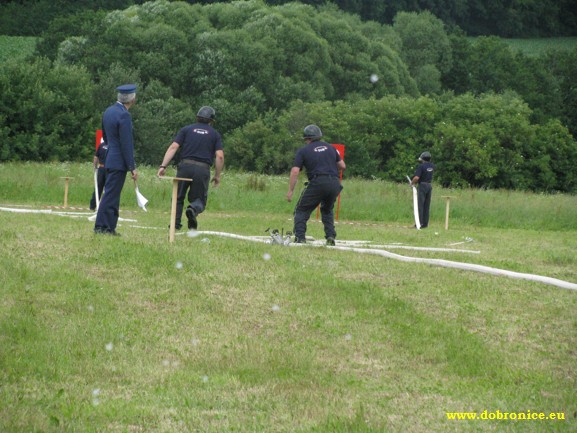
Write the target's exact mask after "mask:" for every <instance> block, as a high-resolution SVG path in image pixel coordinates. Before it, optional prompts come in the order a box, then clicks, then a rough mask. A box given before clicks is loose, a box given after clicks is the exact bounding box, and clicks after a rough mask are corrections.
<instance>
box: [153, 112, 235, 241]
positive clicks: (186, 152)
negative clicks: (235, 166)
mask: <svg viewBox="0 0 577 433" xmlns="http://www.w3.org/2000/svg"><path fill="white" fill-rule="evenodd" d="M215 119H216V113H215V111H214V108H212V107H208V106H205V107H201V108H200V109H199V110H198V113H197V114H196V123H193V124H192V125H188V126H185V127H184V128H182V129H181V130H180V131H178V134H176V137H175V139H174V141H173V142H172V144H171V145H170V146H169V147H168V149H167V150H166V153H165V154H164V158H163V160H162V164H160V168H159V169H158V176H164V173H165V172H166V167H167V166H168V164H169V163H170V161H172V158H173V157H174V155H175V154H176V152H177V151H178V150H179V149H180V148H181V147H182V149H181V150H180V163H179V164H178V169H177V171H176V177H181V178H184V179H192V182H190V181H179V182H178V195H177V199H176V219H175V227H176V229H180V228H181V227H182V223H181V219H182V209H183V208H184V200H185V199H186V198H188V203H189V204H188V207H187V208H186V218H187V219H188V228H189V230H190V229H193V230H196V229H197V227H198V221H197V219H196V217H197V216H198V215H199V214H200V213H202V212H203V211H204V209H205V208H206V202H207V200H208V186H209V183H210V182H211V179H210V167H211V166H212V164H213V162H214V167H215V168H214V177H213V178H212V183H213V185H214V186H215V187H217V186H218V185H219V184H220V174H221V172H222V168H223V167H224V150H223V145H222V138H221V136H220V133H219V132H218V131H217V130H215V129H214V128H213V127H212V125H213V123H214V121H215Z"/></svg>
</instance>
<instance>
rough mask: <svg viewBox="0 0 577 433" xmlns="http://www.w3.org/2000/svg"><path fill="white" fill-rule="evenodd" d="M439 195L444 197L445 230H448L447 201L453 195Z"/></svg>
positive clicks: (448, 201)
mask: <svg viewBox="0 0 577 433" xmlns="http://www.w3.org/2000/svg"><path fill="white" fill-rule="evenodd" d="M441 197H442V198H444V199H445V230H449V206H450V204H449V203H450V201H451V199H452V198H454V197H452V196H450V195H442V196H441Z"/></svg>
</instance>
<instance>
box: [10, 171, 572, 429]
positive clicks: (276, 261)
mask: <svg viewBox="0 0 577 433" xmlns="http://www.w3.org/2000/svg"><path fill="white" fill-rule="evenodd" d="M154 173H155V170H154V169H152V168H147V167H143V168H141V179H140V181H139V187H140V190H141V192H142V193H143V194H144V195H145V196H146V197H147V198H148V199H149V200H150V203H149V205H148V206H147V209H148V212H144V211H142V210H141V209H139V208H138V207H137V206H136V199H135V195H134V190H133V188H131V187H132V185H131V184H130V183H128V182H127V185H126V186H125V190H124V192H123V198H122V203H121V217H122V218H124V219H125V221H121V223H120V226H119V229H118V231H119V232H120V233H121V234H122V236H121V237H109V236H97V235H94V234H93V233H92V227H93V223H91V222H90V221H88V216H90V215H91V214H90V213H89V212H88V211H87V210H84V209H86V208H87V207H88V206H87V205H88V201H89V199H90V194H91V192H92V186H91V179H92V178H91V174H92V172H91V167H90V164H43V165H42V164H2V165H0V208H4V209H6V208H11V209H20V210H28V211H32V210H41V211H44V212H46V213H32V212H29V213H17V212H9V211H6V210H3V211H0V239H1V241H0V253H1V256H2V261H1V262H0V278H1V280H2V281H3V283H2V285H1V289H0V293H1V297H0V431H2V432H7V433H12V432H14V433H16V432H18V433H21V432H87V433H91V432H119V433H120V432H154V433H156V432H158V433H160V432H166V433H168V432H171V433H172V432H210V433H212V432H215V433H216V432H233V431H234V432H242V433H244V432H247V433H248V432H287V433H288V432H291V433H292V432H319V433H321V432H322V433H329V432H331V433H339V432H363V433H373V432H374V433H376V432H486V431H499V432H529V431H530V432H569V431H576V427H577V418H576V412H577V403H576V402H577V391H576V390H577V379H576V376H575V365H576V362H577V352H576V350H575V347H577V318H576V316H575V311H577V292H576V291H572V290H567V289H560V288H558V287H555V286H551V285H547V284H542V283H537V282H531V281H526V280H519V279H511V278H506V277H500V276H493V275H488V274H483V273H477V272H470V271H459V270H456V269H448V268H444V267H440V266H431V265H426V264H420V263H406V262H402V261H397V260H394V259H388V258H384V257H379V256H374V255H367V254H358V253H354V252H351V251H341V250H338V249H334V248H326V247H315V246H312V245H309V246H302V247H301V246H294V247H286V246H278V245H269V244H265V243H259V242H250V241H245V240H239V239H231V238H226V237H220V236H215V235H210V234H207V233H203V232H202V231H220V232H228V233H234V234H238V235H245V236H257V235H266V233H265V229H266V228H268V227H271V228H278V229H281V228H284V229H285V230H289V229H291V228H292V221H291V212H292V207H293V204H290V203H287V202H286V200H284V196H285V194H286V189H287V182H288V176H286V177H271V176H256V175H254V174H246V173H231V172H225V174H224V176H223V180H222V185H221V187H220V188H218V189H213V190H211V192H210V195H209V203H208V208H207V211H206V212H205V213H204V214H202V215H201V216H200V217H199V229H200V230H201V232H198V233H195V236H189V235H187V233H180V234H178V235H177V237H176V239H175V242H173V243H169V242H168V238H167V235H168V230H167V228H166V227H167V225H168V222H169V213H168V212H169V209H170V183H169V182H167V181H165V180H160V179H157V178H156V177H155V175H154ZM64 176H69V177H70V178H71V179H70V189H69V196H68V204H69V206H70V207H71V208H74V209H67V210H66V211H68V212H70V213H72V215H68V214H65V212H63V210H62V209H59V208H58V206H61V205H62V203H63V193H64V179H62V177H64ZM255 184H261V185H263V189H262V190H255V189H253V188H252V187H251V185H255ZM300 185H301V186H302V181H301V183H300ZM344 186H345V189H344V190H343V194H342V201H341V207H340V210H339V222H338V224H337V231H338V241H340V242H344V241H352V240H365V241H371V242H372V243H373V244H381V245H383V244H385V245H388V246H389V247H390V248H389V250H390V251H391V252H395V253H397V254H402V255H403V256H406V257H423V258H435V259H444V260H450V261H459V262H466V263H476V264H482V265H486V266H492V267H496V268H499V269H506V270H511V271H516V272H524V273H532V274H539V275H544V276H548V277H553V278H558V279H562V280H565V281H569V282H573V283H577V259H576V255H575V250H576V249H577V222H576V219H575V211H576V209H577V198H576V197H575V196H568V195H536V194H529V193H521V192H506V191H480V190H442V189H441V188H438V187H437V188H435V190H434V197H433V202H434V203H433V209H432V221H431V224H430V228H429V229H427V230H421V231H417V230H414V229H410V228H409V226H410V225H411V224H412V221H411V193H410V190H409V188H408V186H406V185H400V184H399V185H396V184H390V183H384V182H369V181H363V180H358V179H345V180H344ZM297 188H298V187H297ZM441 196H452V197H453V198H452V199H451V220H450V227H449V230H445V229H444V209H445V204H444V200H443V199H442V198H441ZM48 212H49V213H48ZM307 234H308V235H310V236H312V237H314V238H316V239H322V225H321V224H320V223H318V222H316V221H315V218H314V215H313V218H312V221H311V222H310V223H309V232H308V233H307ZM395 246H397V247H398V246H405V247H409V246H414V247H427V248H453V249H460V250H468V251H469V252H464V251H460V252H459V251H451V252H444V251H422V250H415V249H402V250H398V249H393V248H394V247H395ZM484 411H487V412H484ZM529 411H530V412H529ZM448 412H449V413H452V412H470V413H472V414H475V415H476V414H478V415H480V416H483V414H485V415H486V416H487V417H493V418H495V419H492V420H483V419H477V420H449V419H448V415H447V413H448ZM504 412H508V413H514V414H515V416H519V415H518V414H519V413H520V414H522V415H523V416H526V415H527V414H528V413H529V414H532V413H541V412H543V413H544V414H546V416H549V414H550V413H559V414H560V415H561V414H562V416H563V417H564V418H565V419H563V420H552V419H546V420H510V419H508V420H504V419H498V417H499V416H501V418H503V415H502V414H503V413H504ZM499 413H500V414H501V415H499ZM508 416H509V415H508Z"/></svg>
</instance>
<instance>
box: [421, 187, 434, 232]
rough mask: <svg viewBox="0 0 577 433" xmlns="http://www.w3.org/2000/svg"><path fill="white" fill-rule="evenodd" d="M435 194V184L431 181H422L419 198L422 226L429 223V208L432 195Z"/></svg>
mask: <svg viewBox="0 0 577 433" xmlns="http://www.w3.org/2000/svg"><path fill="white" fill-rule="evenodd" d="M432 196H433V186H432V185H431V184H430V183H420V184H419V192H418V194H417V199H418V202H419V221H420V223H421V227H427V226H428V225H429V209H430V208H431V197H432Z"/></svg>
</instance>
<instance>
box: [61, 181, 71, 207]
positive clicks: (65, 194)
mask: <svg viewBox="0 0 577 433" xmlns="http://www.w3.org/2000/svg"><path fill="white" fill-rule="evenodd" d="M60 179H64V209H66V208H67V207H68V179H72V178H71V177H68V176H66V177H61V178H60Z"/></svg>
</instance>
